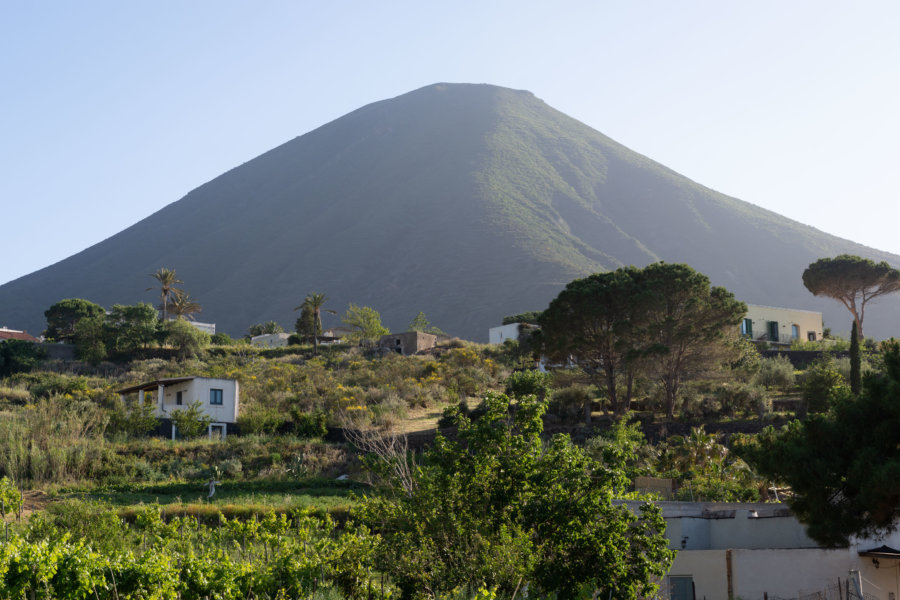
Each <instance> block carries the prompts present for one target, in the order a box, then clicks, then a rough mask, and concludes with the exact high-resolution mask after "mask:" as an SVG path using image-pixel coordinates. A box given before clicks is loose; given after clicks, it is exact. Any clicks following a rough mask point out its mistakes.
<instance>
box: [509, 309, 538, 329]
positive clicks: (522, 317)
mask: <svg viewBox="0 0 900 600" xmlns="http://www.w3.org/2000/svg"><path fill="white" fill-rule="evenodd" d="M541 312H543V311H540V310H532V311H527V312H523V313H519V314H517V315H509V316H506V317H503V324H504V325H512V324H513V323H529V324H531V325H537V323H538V319H539V318H540V316H541Z"/></svg>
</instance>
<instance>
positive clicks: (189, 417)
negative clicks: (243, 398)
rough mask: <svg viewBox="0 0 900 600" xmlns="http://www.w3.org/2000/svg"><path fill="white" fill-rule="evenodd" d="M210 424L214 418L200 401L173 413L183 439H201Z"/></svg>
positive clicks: (176, 428) (173, 418)
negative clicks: (207, 412) (205, 411)
mask: <svg viewBox="0 0 900 600" xmlns="http://www.w3.org/2000/svg"><path fill="white" fill-rule="evenodd" d="M188 327H190V325H188ZM210 423H212V418H211V417H209V416H208V415H206V413H204V412H203V405H202V404H201V403H200V401H199V400H195V401H194V402H191V403H190V404H189V405H187V406H186V407H185V408H182V409H179V410H176V411H173V412H172V424H173V425H174V426H175V430H176V431H177V432H178V436H179V437H181V438H183V439H188V440H189V439H193V438H196V437H200V436H201V435H203V434H204V433H206V432H207V431H208V430H209V424H210Z"/></svg>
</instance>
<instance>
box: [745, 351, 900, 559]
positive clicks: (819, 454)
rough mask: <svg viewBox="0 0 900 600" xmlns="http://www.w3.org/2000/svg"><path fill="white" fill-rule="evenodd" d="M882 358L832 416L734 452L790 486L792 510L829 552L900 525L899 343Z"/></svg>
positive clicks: (766, 435) (769, 432)
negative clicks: (855, 538) (880, 367)
mask: <svg viewBox="0 0 900 600" xmlns="http://www.w3.org/2000/svg"><path fill="white" fill-rule="evenodd" d="M883 360H884V370H883V371H882V372H881V373H879V374H867V375H866V377H865V379H864V381H863V387H862V391H861V392H860V394H859V396H858V397H853V396H851V395H849V394H845V395H844V396H842V397H841V398H839V399H837V401H836V402H835V404H834V405H833V406H832V408H831V410H830V411H829V412H828V413H826V414H820V415H813V416H811V417H810V418H809V419H808V420H806V421H804V422H800V421H793V422H791V423H790V424H788V425H786V426H785V427H783V428H782V429H780V430H778V431H776V430H775V429H774V428H772V427H767V428H766V429H765V430H764V431H763V432H762V433H760V434H759V436H757V437H756V439H755V440H752V441H748V442H746V443H745V444H743V445H741V446H740V447H738V448H737V451H738V452H739V453H740V454H741V456H742V457H743V458H744V459H745V460H747V461H748V462H749V463H750V464H751V465H752V466H753V467H754V468H755V469H756V470H757V471H758V472H759V473H761V474H763V475H765V476H767V477H769V478H771V479H772V480H774V481H778V482H782V483H785V484H787V485H789V486H790V487H791V489H792V491H793V496H792V497H791V498H789V499H788V502H789V504H790V506H791V510H792V511H793V512H794V514H796V515H797V518H798V519H800V521H802V522H803V523H805V524H806V526H807V528H808V533H809V535H810V537H812V538H813V539H815V540H816V541H818V542H820V543H822V544H824V545H826V546H845V545H847V543H848V540H849V538H850V536H854V535H862V536H874V535H880V534H883V533H886V532H889V531H892V530H894V529H895V527H896V523H897V522H898V519H900V402H898V401H897V399H898V398H900V344H898V343H896V342H886V343H885V344H884V352H883Z"/></svg>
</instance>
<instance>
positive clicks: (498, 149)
mask: <svg viewBox="0 0 900 600" xmlns="http://www.w3.org/2000/svg"><path fill="white" fill-rule="evenodd" d="M842 252H851V253H855V254H861V255H864V256H870V257H872V258H876V259H878V260H888V261H889V262H892V263H894V264H898V263H900V257H896V256H893V255H889V254H886V253H883V252H878V251H876V250H873V249H870V248H866V247H863V246H860V245H858V244H854V243H852V242H849V241H846V240H842V239H839V238H836V237H834V236H830V235H827V234H825V233H822V232H820V231H817V230H815V229H813V228H810V227H807V226H805V225H802V224H800V223H797V222H794V221H791V220H788V219H785V218H783V217H780V216H779V215H777V214H775V213H772V212H770V211H766V210H763V209H760V208H758V207H755V206H753V205H750V204H747V203H745V202H741V201H739V200H736V199H733V198H729V197H726V196H724V195H722V194H718V193H716V192H714V191H712V190H709V189H707V188H704V187H703V186H700V185H698V184H696V183H694V182H692V181H690V180H688V179H686V178H684V177H682V176H680V175H678V174H677V173H674V172H672V171H671V170H669V169H666V168H665V167H663V166H661V165H659V164H657V163H655V162H653V161H651V160H649V159H647V158H646V157H643V156H641V155H639V154H636V153H634V152H632V151H630V150H628V149H627V148H625V147H624V146H621V145H620V144H618V143H616V142H614V141H612V140H610V139H609V138H607V137H605V136H603V135H602V134H600V133H598V132H597V131H594V130H593V129H591V128H589V127H587V126H586V125H584V124H582V123H580V122H578V121H576V120H574V119H572V118H570V117H567V116H566V115H564V114H562V113H560V112H558V111H556V110H554V109H552V108H550V107H549V106H547V105H546V104H544V103H543V102H542V101H540V100H539V99H537V98H535V97H534V96H533V95H532V94H530V93H528V92H522V91H515V90H509V89H504V88H499V87H494V86H489V85H467V84H437V85H432V86H428V87H425V88H422V89H420V90H416V91H414V92H411V93H408V94H405V95H403V96H399V97H397V98H393V99H390V100H385V101H381V102H376V103H374V104H370V105H368V106H365V107H363V108H361V109H359V110H357V111H354V112H352V113H350V114H348V115H346V116H344V117H341V118H340V119H337V120H336V121H333V122H331V123H329V124H327V125H324V126H322V127H320V128H318V129H316V130H314V131H312V132H310V133H307V134H305V135H303V136H300V137H298V138H295V139H294V140H291V141H290V142H287V143H286V144H283V145H282V146H279V147H278V148H275V149H273V150H271V151H269V152H267V153H265V154H263V155H261V156H259V157H257V158H255V159H253V160H251V161H249V162H247V163H245V164H243V165H241V166H239V167H237V168H235V169H232V170H231V171H228V172H227V173H224V174H223V175H221V176H220V177H217V178H216V179H214V180H212V181H210V182H208V183H206V184H204V185H202V186H200V187H198V188H197V189H195V190H193V191H192V192H190V193H189V194H188V195H187V196H185V197H184V198H182V199H181V200H179V201H177V202H174V203H173V204H170V205H169V206H167V207H165V208H164V209H162V210H160V211H158V212H157V213H155V214H153V215H151V216H150V217H148V218H146V219H144V220H142V221H140V222H138V223H136V224H135V225H133V226H132V227H130V228H128V229H126V230H124V231H122V232H121V233H119V234H117V235H115V236H113V237H111V238H109V239H107V240H105V241H103V242H101V243H99V244H97V245H95V246H93V247H91V248H88V249H87V250H85V251H83V252H81V253H79V254H76V255H74V256H72V257H70V258H68V259H66V260H64V261H61V262H59V263H57V264H55V265H52V266H50V267H47V268H45V269H42V270H40V271H37V272H35V273H32V274H30V275H27V276H25V277H22V278H20V279H18V280H15V281H13V282H10V283H7V284H5V285H3V286H0V321H2V322H3V323H4V324H7V325H9V326H10V327H19V328H28V329H29V330H31V331H39V330H41V329H43V327H44V322H43V315H42V313H43V311H44V310H45V309H46V307H47V306H49V305H50V304H52V303H53V302H55V301H57V300H59V299H61V298H65V297H73V296H74V297H83V298H88V299H90V300H93V301H95V302H98V303H100V304H103V305H105V306H109V305H111V304H113V303H132V302H136V301H140V300H144V301H153V300H154V295H153V293H152V292H145V291H144V290H145V289H146V288H147V287H149V286H150V284H151V283H152V281H151V280H150V278H149V277H148V274H149V273H152V272H154V271H155V270H156V269H158V268H159V267H162V266H165V267H170V268H175V269H177V271H178V274H179V276H180V277H181V278H182V279H183V280H185V282H186V284H185V287H186V288H187V289H188V290H189V291H190V293H191V294H192V296H194V297H196V298H197V299H198V300H199V301H200V302H201V303H202V305H203V307H204V310H203V313H202V314H201V315H200V316H199V320H203V321H213V322H216V323H217V325H218V327H219V330H222V331H227V332H229V333H231V334H233V335H239V334H241V333H243V332H244V331H245V330H246V328H247V327H248V326H249V325H250V324H252V323H255V322H261V321H266V320H269V319H275V320H277V321H279V322H281V323H282V324H283V325H284V326H285V327H287V328H290V327H291V326H292V324H293V321H294V319H295V318H296V313H294V312H293V311H292V310H291V309H292V307H294V306H296V305H298V304H299V303H300V301H301V300H302V298H303V297H304V296H305V295H306V294H307V293H308V292H310V291H321V292H325V293H326V294H328V296H329V298H330V299H331V303H330V304H331V307H332V308H335V309H337V310H339V311H343V310H344V309H345V308H346V305H347V304H348V303H349V302H356V303H358V304H368V305H371V306H374V307H375V308H377V309H378V310H379V311H381V313H382V316H383V317H384V320H385V322H386V323H387V324H388V325H389V326H390V327H392V328H394V329H402V328H404V327H405V326H406V324H407V323H408V322H409V321H410V320H411V319H412V317H413V316H414V315H415V314H416V313H417V312H418V311H420V310H423V311H425V312H426V313H427V315H428V317H429V319H430V320H431V321H432V322H433V323H434V324H436V325H438V326H439V327H441V328H443V329H445V330H446V331H448V332H450V333H452V334H455V335H460V336H462V337H467V338H471V339H477V340H484V339H486V335H487V328H488V327H490V326H493V325H495V324H499V322H500V318H501V317H502V316H503V315H506V314H512V313H516V312H520V311H523V310H529V309H536V308H542V307H544V306H545V305H546V304H547V302H549V300H550V299H551V298H552V297H553V296H555V294H556V293H557V292H558V291H559V290H560V289H561V288H562V287H563V286H564V285H565V283H566V282H568V281H569V280H571V279H572V278H573V277H576V276H579V275H585V274H588V273H590V272H593V271H596V270H602V269H610V268H615V267H618V266H621V265H625V264H636V265H645V264H647V263H650V262H653V261H656V260H666V261H670V262H688V263H690V264H691V265H693V266H694V267H696V268H697V269H699V270H701V271H703V272H705V273H707V274H708V275H710V277H711V278H712V279H713V281H714V282H715V283H717V284H720V285H725V286H727V287H728V288H729V289H732V290H734V291H735V292H736V293H737V294H738V295H739V296H740V297H741V298H742V299H744V300H746V301H748V302H753V303H760V304H769V305H781V306H792V307H798V308H808V309H813V310H821V309H825V310H826V311H827V314H826V321H827V322H828V324H829V325H832V326H833V327H834V329H835V330H837V331H841V330H843V329H846V327H844V326H843V323H844V322H845V321H846V322H849V319H848V318H847V316H846V315H844V314H843V313H844V312H845V311H844V309H843V308H841V307H839V306H834V305H835V304H836V303H834V302H829V301H823V300H819V299H816V298H813V297H812V296H811V295H810V294H809V293H808V292H807V291H806V290H805V289H804V288H803V286H802V284H801V282H800V274H801V273H802V271H803V268H804V267H805V266H806V265H807V264H809V263H810V262H812V261H813V260H815V259H816V258H819V257H821V256H831V255H835V254H839V253H842ZM868 316H869V319H867V322H866V324H867V331H872V332H873V333H874V332H876V331H877V332H879V333H882V334H883V335H898V334H900V326H897V325H892V324H893V323H900V319H897V317H898V316H900V302H896V301H894V300H886V301H885V302H883V303H882V304H881V305H878V306H877V307H873V310H871V311H870V312H869V313H868ZM870 321H871V324H870ZM334 322H335V323H336V322H337V320H336V319H335V320H334ZM891 327H893V328H894V329H891ZM895 329H896V331H895Z"/></svg>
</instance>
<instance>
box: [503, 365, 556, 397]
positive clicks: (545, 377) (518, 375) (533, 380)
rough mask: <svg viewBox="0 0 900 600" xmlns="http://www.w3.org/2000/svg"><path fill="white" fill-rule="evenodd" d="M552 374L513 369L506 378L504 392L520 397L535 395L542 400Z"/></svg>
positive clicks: (547, 390)
mask: <svg viewBox="0 0 900 600" xmlns="http://www.w3.org/2000/svg"><path fill="white" fill-rule="evenodd" d="M552 379H553V378H552V376H551V375H550V374H549V373H541V372H540V371H538V370H529V371H515V372H514V373H512V374H511V375H510V376H509V377H508V378H507V379H506V393H507V394H511V395H513V396H515V397H516V398H522V397H524V396H529V395H532V394H533V395H535V396H537V398H538V400H543V399H544V398H545V397H546V396H547V394H548V393H549V392H550V383H551V381H552Z"/></svg>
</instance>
